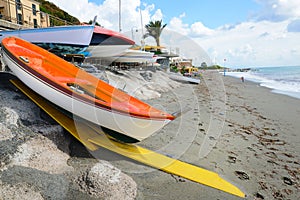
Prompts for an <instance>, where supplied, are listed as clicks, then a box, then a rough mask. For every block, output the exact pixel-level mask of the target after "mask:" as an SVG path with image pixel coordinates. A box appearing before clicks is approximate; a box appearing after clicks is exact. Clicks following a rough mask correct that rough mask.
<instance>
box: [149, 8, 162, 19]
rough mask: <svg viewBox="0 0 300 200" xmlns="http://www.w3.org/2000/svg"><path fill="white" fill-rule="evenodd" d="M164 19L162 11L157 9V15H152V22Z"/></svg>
mask: <svg viewBox="0 0 300 200" xmlns="http://www.w3.org/2000/svg"><path fill="white" fill-rule="evenodd" d="M162 19H163V13H162V11H161V9H157V10H156V11H155V13H154V14H153V15H152V17H151V20H152V21H157V20H162Z"/></svg>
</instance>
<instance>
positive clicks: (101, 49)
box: [87, 26, 134, 58]
mask: <svg viewBox="0 0 300 200" xmlns="http://www.w3.org/2000/svg"><path fill="white" fill-rule="evenodd" d="M132 45H134V41H132V40H131V39H129V38H127V37H126V36H124V35H123V34H121V33H119V32H115V31H112V30H109V29H106V28H103V27H101V26H95V28H94V32H93V36H92V40H91V42H90V45H89V47H88V49H87V51H88V52H89V53H90V54H91V57H101V58H102V57H110V56H115V55H118V54H120V53H122V52H123V51H124V50H126V49H128V48H129V47H131V46H132Z"/></svg>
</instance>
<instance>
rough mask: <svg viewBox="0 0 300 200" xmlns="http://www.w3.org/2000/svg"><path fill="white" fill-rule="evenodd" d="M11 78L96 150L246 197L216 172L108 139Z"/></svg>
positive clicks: (74, 134) (46, 110) (92, 127)
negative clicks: (116, 154)
mask: <svg viewBox="0 0 300 200" xmlns="http://www.w3.org/2000/svg"><path fill="white" fill-rule="evenodd" d="M11 82H12V83H13V84H14V85H15V86H16V87H17V88H18V89H19V90H21V91H22V92H23V93H24V94H25V95H26V96H28V97H29V98H30V99H31V100H32V101H33V102H35V103H36V104H37V105H38V106H39V107H40V108H42V109H43V110H44V111H45V112H46V113H48V114H49V115H50V116H51V117H52V118H53V119H54V120H56V121H57V122H58V123H59V124H60V125H61V126H62V127H64V128H65V129H66V130H67V131H69V132H70V133H71V134H72V135H73V136H74V137H75V138H76V139H77V140H79V141H80V142H81V143H82V144H83V145H85V146H86V147H87V148H88V149H90V150H96V149H98V148H99V146H101V147H103V148H106V149H108V150H110V151H113V152H115V153H118V154H120V155H123V156H125V157H128V158H131V159H133V160H136V161H138V162H141V163H143V164H146V165H149V166H151V167H154V168H157V169H160V170H162V171H165V172H168V173H170V174H175V175H178V176H181V177H183V178H186V179H189V180H192V181H194V182H197V183H201V184H204V185H207V186H210V187H213V188H216V189H219V190H222V191H224V192H227V193H230V194H233V195H236V196H239V197H245V193H243V192H242V191H241V190H240V189H239V188H237V187H236V186H234V185H233V184H231V183H229V182H228V181H226V180H224V179H222V178H221V177H220V176H219V175H218V174H217V173H215V172H211V171H209V170H206V169H203V168H200V167H197V166H194V165H191V164H188V163H185V162H182V161H179V160H176V159H173V158H170V157H167V156H165V155H162V154H159V153H156V152H154V151H151V150H148V149H145V148H142V147H139V146H138V145H134V144H126V143H120V142H117V141H115V140H113V139H109V138H110V137H109V136H107V135H106V134H104V133H103V132H101V130H99V129H98V128H97V127H96V126H94V125H93V124H91V123H88V122H87V123H83V122H76V125H75V124H74V121H73V119H71V118H69V117H68V116H66V115H65V114H63V113H62V112H60V111H59V110H57V109H56V108H54V107H53V106H51V105H50V104H49V103H48V102H47V101H46V100H45V99H44V98H42V97H41V96H39V95H38V94H36V93H34V92H33V91H32V90H31V89H29V88H28V87H27V86H26V85H24V84H23V83H22V82H21V81H19V80H11ZM79 133H80V135H79Z"/></svg>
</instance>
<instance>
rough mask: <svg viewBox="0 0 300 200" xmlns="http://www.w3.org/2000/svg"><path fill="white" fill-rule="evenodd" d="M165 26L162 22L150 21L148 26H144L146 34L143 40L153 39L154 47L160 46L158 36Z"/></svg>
mask: <svg viewBox="0 0 300 200" xmlns="http://www.w3.org/2000/svg"><path fill="white" fill-rule="evenodd" d="M166 26H167V24H164V25H162V20H160V21H154V22H153V21H150V22H149V24H146V25H145V28H146V31H147V32H146V34H145V35H144V38H146V37H149V36H151V37H153V38H154V39H155V41H156V45H157V46H158V47H159V46H160V35H161V33H162V31H163V29H164V28H165V27H166Z"/></svg>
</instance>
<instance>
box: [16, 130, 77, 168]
mask: <svg viewBox="0 0 300 200" xmlns="http://www.w3.org/2000/svg"><path fill="white" fill-rule="evenodd" d="M69 158H70V156H69V155H68V154H66V153H65V152H63V151H61V150H59V149H58V147H57V146H56V145H55V144H54V143H53V141H52V140H50V139H48V138H46V137H44V136H42V135H37V136H36V137H34V138H32V139H31V140H28V141H26V142H25V143H23V144H22V145H20V146H19V147H18V151H17V153H16V154H15V155H13V157H12V159H11V165H18V166H23V167H30V168H35V169H38V170H40V171H44V172H48V173H50V174H53V173H55V174H61V173H63V172H66V171H71V170H73V168H72V167H70V166H68V164H67V160H68V159H69Z"/></svg>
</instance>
